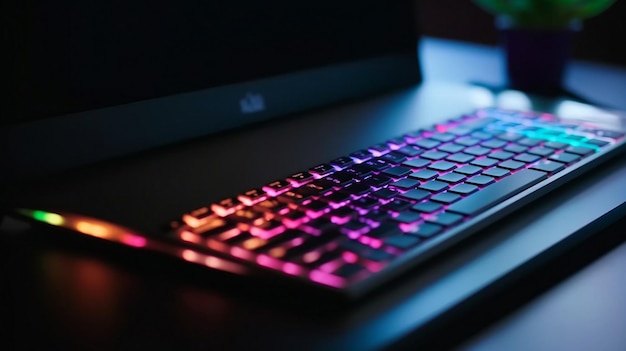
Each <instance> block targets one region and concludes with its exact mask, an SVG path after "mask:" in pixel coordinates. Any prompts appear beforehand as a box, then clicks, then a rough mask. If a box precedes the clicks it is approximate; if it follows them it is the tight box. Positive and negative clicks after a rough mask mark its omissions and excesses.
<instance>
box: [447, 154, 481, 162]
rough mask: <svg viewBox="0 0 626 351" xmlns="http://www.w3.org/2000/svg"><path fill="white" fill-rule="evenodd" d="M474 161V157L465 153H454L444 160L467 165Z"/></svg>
mask: <svg viewBox="0 0 626 351" xmlns="http://www.w3.org/2000/svg"><path fill="white" fill-rule="evenodd" d="M473 159H474V156H472V155H468V154H465V153H456V154H453V155H450V156H448V157H446V160H448V161H452V162H456V163H468V162H470V161H472V160H473Z"/></svg>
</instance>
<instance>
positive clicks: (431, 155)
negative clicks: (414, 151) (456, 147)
mask: <svg viewBox="0 0 626 351" xmlns="http://www.w3.org/2000/svg"><path fill="white" fill-rule="evenodd" d="M446 157H448V153H447V152H441V151H427V152H424V153H423V154H421V155H420V158H425V159H428V160H431V161H438V160H441V159H444V158H446Z"/></svg>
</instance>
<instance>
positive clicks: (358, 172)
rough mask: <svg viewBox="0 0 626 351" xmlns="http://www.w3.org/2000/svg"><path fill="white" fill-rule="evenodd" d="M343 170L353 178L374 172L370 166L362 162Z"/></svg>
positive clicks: (359, 177) (361, 177) (360, 177)
mask: <svg viewBox="0 0 626 351" xmlns="http://www.w3.org/2000/svg"><path fill="white" fill-rule="evenodd" d="M345 171H346V172H348V173H350V174H351V175H352V177H354V178H355V179H363V178H365V177H367V176H369V175H371V174H372V173H374V169H373V168H372V167H368V166H367V165H364V164H359V165H354V166H352V167H350V168H347V169H346V170H345Z"/></svg>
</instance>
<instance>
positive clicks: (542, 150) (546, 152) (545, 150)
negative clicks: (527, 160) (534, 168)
mask: <svg viewBox="0 0 626 351" xmlns="http://www.w3.org/2000/svg"><path fill="white" fill-rule="evenodd" d="M528 153H529V154H533V155H539V156H542V157H546V156H550V155H552V154H553V153H554V149H551V148H549V147H533V148H531V149H530V150H528Z"/></svg>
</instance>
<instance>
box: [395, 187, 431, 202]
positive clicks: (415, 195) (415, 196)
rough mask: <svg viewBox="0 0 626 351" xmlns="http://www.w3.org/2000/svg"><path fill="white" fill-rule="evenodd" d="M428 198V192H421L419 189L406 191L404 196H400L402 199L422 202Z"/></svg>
mask: <svg viewBox="0 0 626 351" xmlns="http://www.w3.org/2000/svg"><path fill="white" fill-rule="evenodd" d="M429 196H430V192H428V191H426V190H421V189H413V190H409V191H407V192H406V193H404V194H400V197H403V198H405V199H409V200H415V201H422V200H424V199H425V198H427V197H429Z"/></svg>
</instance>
